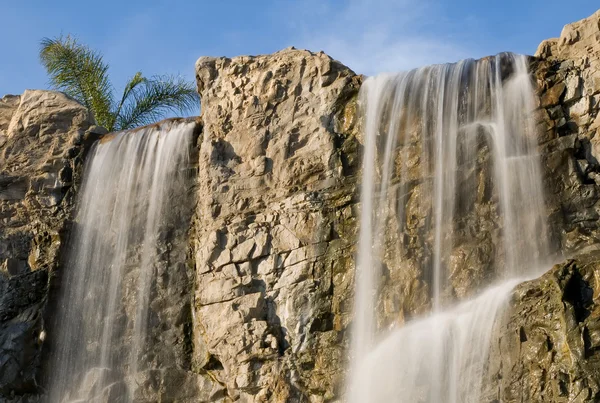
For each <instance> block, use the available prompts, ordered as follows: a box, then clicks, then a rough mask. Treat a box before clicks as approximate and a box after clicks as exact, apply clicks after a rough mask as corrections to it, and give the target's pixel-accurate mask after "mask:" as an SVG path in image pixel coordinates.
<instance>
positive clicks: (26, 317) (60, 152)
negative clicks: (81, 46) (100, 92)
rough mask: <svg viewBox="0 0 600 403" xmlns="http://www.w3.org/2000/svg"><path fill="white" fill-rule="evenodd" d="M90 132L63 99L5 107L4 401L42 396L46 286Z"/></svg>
mask: <svg viewBox="0 0 600 403" xmlns="http://www.w3.org/2000/svg"><path fill="white" fill-rule="evenodd" d="M92 125H93V119H92V118H91V116H90V114H89V113H88V111H87V110H86V109H85V108H84V107H83V106H81V105H80V104H79V103H77V102H75V101H73V100H72V99H69V98H68V97H66V96H65V95H63V94H61V93H58V92H50V91H26V92H25V93H24V94H23V95H21V96H5V97H4V98H2V99H1V100H0V401H4V400H5V399H7V398H9V397H11V396H15V395H22V394H26V393H33V392H37V385H36V379H37V378H36V376H37V371H38V367H39V364H40V354H41V346H42V344H43V338H44V335H43V333H42V331H43V328H44V318H43V308H44V307H45V304H46V302H47V295H48V288H49V281H48V280H49V277H51V276H52V273H53V272H54V271H55V270H56V269H57V267H58V265H59V251H60V249H61V246H62V245H63V244H64V241H65V240H66V231H65V230H66V228H67V224H68V219H69V215H70V213H71V209H72V206H73V200H74V197H73V196H74V189H75V188H74V186H73V184H74V183H76V182H77V179H78V175H79V171H80V168H81V165H82V161H83V155H84V153H85V150H86V147H87V145H89V141H86V140H89V139H91V137H93V133H91V132H93V131H95V130H94V127H93V126H92Z"/></svg>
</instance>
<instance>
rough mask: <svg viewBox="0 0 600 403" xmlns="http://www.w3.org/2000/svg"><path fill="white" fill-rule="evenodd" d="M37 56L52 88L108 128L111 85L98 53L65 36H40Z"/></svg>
mask: <svg viewBox="0 0 600 403" xmlns="http://www.w3.org/2000/svg"><path fill="white" fill-rule="evenodd" d="M40 59H41V61H42V64H43V65H44V67H45V68H46V70H47V71H48V75H49V76H50V83H51V84H52V86H53V87H55V88H57V89H59V90H61V91H64V92H65V93H66V94H67V95H69V96H71V97H73V98H75V99H76V100H78V101H79V102H81V103H82V104H83V105H85V106H86V107H87V108H88V109H90V110H91V111H92V112H93V113H94V116H95V118H96V121H97V122H98V124H100V125H102V126H104V127H106V128H109V129H110V128H111V126H112V124H111V123H112V122H113V121H114V117H113V115H112V113H111V107H112V102H113V100H112V86H111V84H110V81H109V79H108V74H107V72H108V65H107V64H106V63H104V61H103V60H102V56H101V55H100V54H98V53H97V52H94V51H93V50H91V49H90V48H88V47H87V46H85V45H82V44H80V43H78V42H77V40H76V39H75V38H73V37H71V36H70V35H67V36H65V37H63V36H60V37H58V38H56V39H50V38H44V39H42V42H41V49H40Z"/></svg>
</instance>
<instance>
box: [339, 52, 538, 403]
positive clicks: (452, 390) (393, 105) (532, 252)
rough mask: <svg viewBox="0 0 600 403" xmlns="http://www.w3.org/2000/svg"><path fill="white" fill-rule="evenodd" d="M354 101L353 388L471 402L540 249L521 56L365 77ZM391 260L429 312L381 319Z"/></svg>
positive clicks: (388, 397) (528, 95) (382, 398)
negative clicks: (472, 263) (508, 308)
mask: <svg viewBox="0 0 600 403" xmlns="http://www.w3.org/2000/svg"><path fill="white" fill-rule="evenodd" d="M360 104H361V107H362V108H363V111H364V120H363V124H364V127H363V128H364V136H365V155H364V166H363V170H364V171H363V184H362V199H361V202H362V213H361V228H360V239H359V253H358V258H357V273H356V279H355V281H356V296H355V319H354V324H353V335H352V337H353V338H352V345H351V368H350V376H349V381H348V386H347V399H348V401H350V402H356V403H359V402H360V403H368V402H407V403H417V402H430V403H440V402H456V403H458V402H460V403H463V402H464V403H468V402H479V401H480V397H481V396H480V393H481V389H482V388H481V382H482V378H483V376H484V372H485V365H486V360H487V354H488V348H489V343H490V337H491V334H492V329H493V326H494V323H495V321H496V318H497V317H498V316H499V314H500V313H501V309H502V306H503V304H504V303H505V302H506V300H507V297H508V295H510V291H511V290H512V288H513V286H514V285H515V284H517V283H518V281H519V280H518V278H520V277H521V278H523V277H525V278H526V277H528V276H531V275H532V274H535V272H536V271H537V270H538V269H539V268H540V267H541V264H542V262H543V261H544V260H545V259H547V256H548V246H547V242H546V225H545V218H544V217H545V212H544V209H545V204H544V197H543V189H542V184H541V174H540V168H539V161H538V157H537V154H536V153H537V151H536V150H537V144H536V141H537V139H536V132H535V128H534V126H533V123H532V119H531V112H532V111H533V110H534V107H535V102H534V95H533V90H532V85H531V78H530V76H529V74H528V71H527V59H526V58H525V57H523V56H516V55H512V54H500V55H498V56H496V57H490V58H485V59H482V60H478V61H474V60H465V61H461V62H459V63H456V64H448V65H437V66H430V67H425V68H421V69H417V70H414V71H411V72H408V73H400V74H396V75H388V74H384V75H380V76H377V77H372V78H369V79H368V80H367V81H366V82H365V83H364V85H363V87H362V89H361V94H360ZM409 204H410V206H412V207H411V209H413V210H414V209H416V211H420V212H422V214H421V216H420V217H421V218H415V217H413V215H415V213H414V211H413V210H411V211H410V212H409V207H407V206H409ZM414 206H417V207H414ZM416 244H419V247H416V246H415V245H416ZM480 244H481V245H480ZM484 246H485V247H486V248H487V250H489V251H490V252H489V255H490V256H491V258H487V259H486V258H485V256H484V257H480V258H479V263H480V266H482V267H479V268H469V269H474V270H473V274H472V275H470V274H469V275H467V276H463V277H478V278H474V279H468V280H469V281H471V282H469V281H467V280H463V283H466V284H467V285H466V286H464V287H462V288H466V289H467V290H466V291H465V289H461V287H460V284H457V281H458V280H456V278H457V277H459V275H460V270H464V269H465V268H464V267H461V264H462V265H463V266H464V265H465V264H466V263H465V262H468V261H469V260H467V258H465V259H463V260H461V257H464V256H467V257H470V256H472V255H477V253H479V255H482V253H481V252H480V251H481V250H486V249H482V248H483V247H484ZM479 255H477V256H479ZM394 259H395V260H396V261H397V260H402V259H406V260H410V262H412V263H411V264H412V269H413V270H414V269H415V268H417V269H418V270H419V271H420V279H421V281H422V283H424V284H426V286H425V287H423V288H421V290H424V291H423V292H425V293H427V292H428V294H429V296H428V298H425V300H429V301H430V304H429V306H430V309H431V310H432V311H433V313H431V314H430V315H429V316H426V317H424V318H421V319H413V320H412V321H409V322H408V323H407V324H403V326H402V327H399V328H396V329H392V330H383V329H382V327H387V324H388V323H390V322H391V323H392V324H394V322H398V320H396V321H394V320H393V319H392V320H390V318H389V316H390V315H392V316H393V314H394V313H395V314H398V313H397V312H392V313H390V312H387V316H388V317H383V316H385V314H382V309H381V306H382V303H381V300H380V298H379V297H378V296H380V295H381V290H382V288H383V287H396V288H401V287H403V286H405V285H403V284H382V280H381V279H382V278H384V277H385V276H388V275H389V274H386V273H389V271H390V270H402V267H403V266H401V265H400V266H398V267H400V268H399V269H398V268H396V269H393V268H390V267H389V266H393V265H394V264H395V263H396V264H397V262H395V263H394V262H392V260H394ZM457 261H458V262H459V263H458V264H457V263H456V262H457ZM461 262H462V263H461ZM483 266H485V267H483ZM491 282H497V283H498V284H497V285H495V286H494V287H492V288H489V289H487V290H486V291H485V292H483V293H481V291H482V290H481V289H480V288H481V287H480V286H479V284H482V283H487V284H488V285H489V284H490V283H491ZM414 292H415V291H414V290H413V293H414ZM477 293H480V295H479V296H477V297H476V298H474V299H472V300H470V301H468V302H463V303H461V304H459V305H456V306H454V307H452V305H454V302H453V301H456V299H457V297H459V296H464V295H476V294H477ZM425 308H427V307H425ZM388 310H389V309H388ZM409 313H410V312H409ZM402 314H403V315H407V314H406V313H402ZM407 316H408V315H407ZM397 317H398V315H397ZM400 322H402V320H400ZM400 324H402V323H400Z"/></svg>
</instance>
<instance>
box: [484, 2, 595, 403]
mask: <svg viewBox="0 0 600 403" xmlns="http://www.w3.org/2000/svg"><path fill="white" fill-rule="evenodd" d="M599 41H600V11H598V12H596V13H595V14H594V15H592V16H591V17H589V18H587V19H584V20H582V21H579V22H576V23H573V24H570V25H567V26H565V28H564V29H563V31H562V33H561V36H560V38H558V39H550V40H548V41H545V42H543V43H542V44H541V45H540V47H539V49H538V51H537V54H536V56H537V58H536V59H535V60H534V61H533V62H532V72H533V75H534V77H535V78H536V80H537V84H538V89H539V99H540V107H539V109H538V115H537V116H538V123H539V125H540V145H541V157H542V161H543V167H544V181H545V188H546V192H547V198H548V206H549V223H550V225H551V227H552V230H553V237H554V245H555V250H560V251H563V253H564V255H566V256H571V257H573V258H572V259H569V260H567V261H566V262H565V263H561V264H558V265H556V266H555V267H554V268H553V269H552V270H550V271H549V272H548V273H546V274H545V275H543V276H542V277H540V278H538V279H536V280H533V281H529V282H526V283H523V284H521V285H519V286H518V287H517V288H516V290H515V292H514V294H513V298H512V300H511V303H510V309H509V311H508V312H507V313H506V317H505V318H504V320H503V321H501V323H499V324H498V328H497V329H496V331H497V332H498V333H497V337H496V338H495V340H496V341H497V343H495V344H493V345H492V347H491V359H490V364H489V368H488V376H489V379H488V381H487V382H486V385H487V389H486V396H487V400H486V401H489V402H500V401H501V402H596V401H599V400H600V371H598V362H599V359H600V355H598V352H599V350H598V340H600V336H599V331H600V321H599V320H600V310H599V308H598V306H599V305H598V304H599V292H600V289H599V284H600V283H599V277H598V276H599V270H600V254H599V252H598V251H599V250H600V247H599V240H600V228H599V225H598V218H599V212H600V203H599V197H598V196H599V194H600V187H599V186H600V175H599V173H600V165H599V163H598V158H600V148H599V145H600V143H599V141H600V137H599V136H600V115H599V114H598V112H599V110H600V42H599Z"/></svg>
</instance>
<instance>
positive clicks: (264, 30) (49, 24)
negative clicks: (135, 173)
mask: <svg viewBox="0 0 600 403" xmlns="http://www.w3.org/2000/svg"><path fill="white" fill-rule="evenodd" d="M598 8H600V2H599V1H598V0H568V1H567V0H478V1H470V0H346V1H341V0H331V1H327V0H306V1H289V0H277V1H276V0H271V1H267V0H265V1H262V0H245V1H233V0H230V1H227V0H220V1H219V0H215V1H205V0H195V1H193V0H187V1H183V0H181V1H180V0H166V1H152V0H144V1H137V0H120V1H115V0H97V1H84V0H76V1H74V0H55V1H47V0H44V1H40V0H18V1H14V0H0V17H1V19H0V20H1V25H0V26H1V27H2V40H1V41H0V96H2V95H4V94H7V93H13V94H18V93H22V92H23V90H25V89H27V88H47V87H48V85H47V77H46V75H45V72H44V70H43V69H42V67H41V66H40V64H39V62H38V57H37V52H38V47H39V41H40V39H41V38H43V37H45V36H48V37H53V36H57V35H59V34H61V33H65V34H66V33H71V34H74V35H76V36H77V37H78V39H79V40H80V41H82V42H84V43H86V44H88V45H89V46H91V47H93V48H95V49H97V50H99V51H101V52H102V53H103V54H104V57H105V60H106V61H107V62H108V63H109V64H110V74H111V77H112V81H113V85H114V86H115V88H116V89H117V91H119V92H120V91H121V90H122V87H123V85H124V82H125V81H126V80H127V78H129V77H130V76H132V75H133V74H134V73H135V72H136V71H138V70H141V71H142V72H143V73H144V74H145V75H147V76H151V75H154V74H181V75H183V76H185V77H187V78H189V79H190V80H192V79H193V77H194V72H193V69H194V62H195V61H196V59H197V58H198V57H200V56H203V55H210V56H222V55H224V56H236V55H240V54H262V53H271V52H274V51H277V50H279V49H282V48H285V47H288V46H292V45H293V46H296V47H298V48H308V49H310V50H313V51H319V50H324V51H325V52H326V53H328V54H330V55H331V56H332V57H334V58H336V59H338V60H340V61H341V62H342V63H344V64H346V65H348V66H349V67H351V68H352V69H354V70H355V71H356V72H359V73H364V74H374V73H377V72H381V71H398V70H405V69H410V68H413V67H417V66H421V65H425V64H431V63H442V62H451V61H456V60H459V59H462V58H466V57H475V58H477V57H482V56H485V55H488V54H495V53H498V52H500V51H513V52H518V53H528V54H532V53H534V52H535V50H536V48H537V45H538V44H539V43H540V41H541V40H543V39H546V38H550V37H557V36H559V34H560V31H561V29H562V27H563V26H564V25H565V24H567V23H569V22H573V21H576V20H579V19H581V18H584V17H587V16H589V15H591V14H592V13H593V12H594V11H596V9H598Z"/></svg>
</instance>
